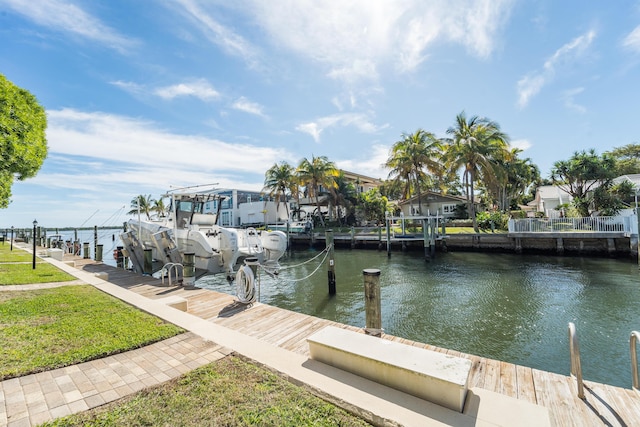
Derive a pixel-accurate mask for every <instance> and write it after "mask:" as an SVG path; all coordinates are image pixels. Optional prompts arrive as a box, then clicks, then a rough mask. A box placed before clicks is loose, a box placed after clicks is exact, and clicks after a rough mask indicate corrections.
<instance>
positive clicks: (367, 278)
mask: <svg viewBox="0 0 640 427" xmlns="http://www.w3.org/2000/svg"><path fill="white" fill-rule="evenodd" d="M362 275H363V276H364V310H365V317H366V326H365V328H364V332H365V333H366V334H367V335H373V336H376V337H379V336H381V335H382V314H381V310H380V270H378V269H375V268H368V269H365V270H362Z"/></svg>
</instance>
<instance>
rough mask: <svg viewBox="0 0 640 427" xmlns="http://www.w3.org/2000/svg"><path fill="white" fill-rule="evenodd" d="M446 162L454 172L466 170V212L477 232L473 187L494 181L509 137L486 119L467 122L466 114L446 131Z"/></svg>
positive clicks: (457, 118)
mask: <svg viewBox="0 0 640 427" xmlns="http://www.w3.org/2000/svg"><path fill="white" fill-rule="evenodd" d="M447 134H448V135H450V137H449V138H446V139H444V140H443V141H444V142H445V143H446V150H445V157H444V158H445V161H446V163H447V164H448V165H449V167H450V168H451V170H452V171H459V170H460V169H463V170H464V174H463V185H464V188H465V192H466V198H467V209H468V212H469V215H471V219H472V221H473V229H474V230H475V231H476V232H478V223H477V221H476V211H475V204H474V195H475V188H474V184H475V182H476V181H477V180H479V178H483V180H484V181H485V182H489V181H490V180H491V179H494V178H495V171H496V168H495V165H496V159H498V158H500V157H501V156H503V155H504V152H505V151H506V150H508V149H509V137H508V136H507V135H506V134H505V133H503V132H501V131H500V125H498V123H496V122H493V121H491V120H489V119H486V118H480V117H478V116H473V117H471V118H469V119H467V117H466V115H465V113H464V112H462V113H460V114H458V115H457V116H456V123H455V125H454V126H452V127H450V128H449V129H447Z"/></svg>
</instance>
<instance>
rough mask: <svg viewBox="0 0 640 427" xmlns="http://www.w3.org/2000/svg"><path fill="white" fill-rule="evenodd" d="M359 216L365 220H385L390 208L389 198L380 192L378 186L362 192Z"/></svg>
mask: <svg viewBox="0 0 640 427" xmlns="http://www.w3.org/2000/svg"><path fill="white" fill-rule="evenodd" d="M359 199H360V203H359V207H360V209H359V213H358V217H359V218H360V219H361V220H365V221H376V222H378V223H380V222H383V221H384V218H385V214H386V212H387V210H389V206H388V204H389V201H388V199H387V198H386V197H385V196H383V195H381V194H380V191H379V190H378V189H377V188H372V189H371V190H369V191H367V192H365V193H362V194H360V196H359Z"/></svg>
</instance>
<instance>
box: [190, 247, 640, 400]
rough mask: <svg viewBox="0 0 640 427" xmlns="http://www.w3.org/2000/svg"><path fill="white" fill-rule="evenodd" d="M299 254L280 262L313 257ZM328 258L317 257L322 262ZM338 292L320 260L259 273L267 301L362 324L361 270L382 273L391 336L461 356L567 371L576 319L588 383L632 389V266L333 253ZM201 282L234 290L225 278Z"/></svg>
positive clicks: (639, 326) (638, 289)
mask: <svg viewBox="0 0 640 427" xmlns="http://www.w3.org/2000/svg"><path fill="white" fill-rule="evenodd" d="M316 254H317V252H314V251H311V250H309V251H301V252H295V253H293V254H292V256H291V257H289V258H288V259H286V260H285V261H284V262H283V265H285V266H286V265H295V264H299V263H300V262H302V261H304V260H307V259H309V258H311V257H312V256H314V255H316ZM321 259H322V258H319V259H318V261H320V260H321ZM335 259H336V278H337V280H336V282H337V292H338V293H337V295H335V296H334V297H329V296H328V285H327V271H326V268H320V269H319V271H318V272H317V273H316V274H314V275H313V276H312V277H311V278H309V279H307V280H303V281H296V280H298V279H300V278H304V277H306V276H307V275H309V274H311V273H312V272H313V271H314V269H315V268H316V267H317V262H315V263H309V264H305V265H303V266H300V267H297V268H292V269H289V270H283V272H282V273H281V274H280V276H279V277H278V278H276V279H273V278H270V277H268V276H267V275H265V274H261V276H260V295H261V297H260V298H261V301H262V302H264V303H266V304H271V305H274V306H277V307H282V308H286V309H289V310H293V311H297V312H301V313H306V314H310V315H313V316H317V317H322V318H325V319H330V320H335V321H337V322H341V323H346V324H349V325H354V326H359V327H362V326H364V323H365V316H364V291H363V279H362V270H363V269H365V268H379V269H380V270H381V277H380V283H381V297H382V326H383V328H384V329H385V331H386V332H387V333H390V334H393V335H398V336H401V337H404V338H408V339H412V340H416V341H421V342H425V343H429V344H433V345H437V346H440V347H445V348H450V349H455V350H458V351H462V352H465V353H470V354H476V355H480V356H485V357H490V358H493V359H498V360H504V361H508V362H512V363H517V364H521V365H525V366H531V367H534V368H538V369H542V370H546V371H551V372H557V373H561V374H568V373H569V350H568V339H567V324H568V322H574V323H575V324H576V328H577V331H578V336H579V340H580V348H581V353H582V367H583V372H584V377H585V378H586V379H588V380H593V381H598V382H604V383H608V384H615V385H618V386H622V387H627V388H628V387H630V385H631V377H630V360H629V344H628V343H629V334H630V332H631V331H632V330H640V310H639V309H640V278H639V275H638V267H637V265H636V264H635V263H633V262H627V261H622V260H614V259H598V258H571V257H547V256H540V255H522V256H520V255H508V254H482V253H446V254H438V256H437V258H436V259H435V260H433V261H431V262H424V261H423V259H422V257H421V255H420V254H417V253H393V254H392V256H391V258H387V256H386V253H385V252H378V251H372V250H351V251H350V250H336V252H335ZM198 284H199V285H200V286H202V287H208V288H211V289H215V290H218V291H221V292H227V293H233V288H232V287H231V286H229V285H228V284H227V283H226V281H225V280H224V278H222V277H207V278H203V279H201V280H200V281H199V282H198Z"/></svg>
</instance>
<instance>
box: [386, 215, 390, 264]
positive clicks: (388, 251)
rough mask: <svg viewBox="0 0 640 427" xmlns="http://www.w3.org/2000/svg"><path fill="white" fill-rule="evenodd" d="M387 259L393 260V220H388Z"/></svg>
mask: <svg viewBox="0 0 640 427" xmlns="http://www.w3.org/2000/svg"><path fill="white" fill-rule="evenodd" d="M386 223H387V258H391V219H389V218H387V220H386Z"/></svg>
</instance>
